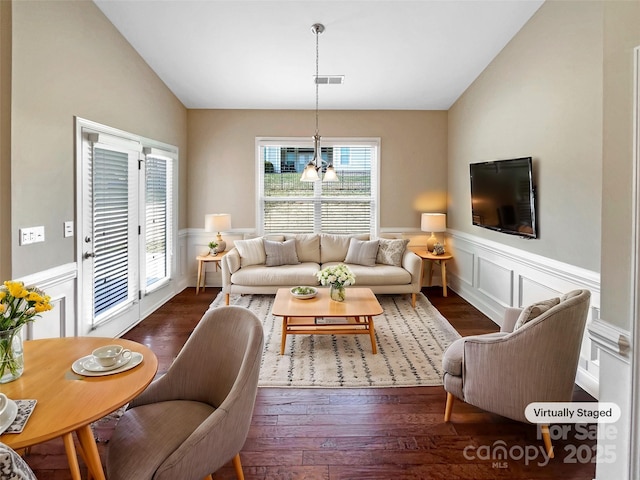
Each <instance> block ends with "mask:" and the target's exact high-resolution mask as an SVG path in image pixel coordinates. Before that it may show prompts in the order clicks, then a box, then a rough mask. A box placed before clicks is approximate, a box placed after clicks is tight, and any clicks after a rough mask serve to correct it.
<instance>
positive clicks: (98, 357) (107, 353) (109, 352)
mask: <svg viewBox="0 0 640 480" xmlns="http://www.w3.org/2000/svg"><path fill="white" fill-rule="evenodd" d="M91 354H92V355H93V358H94V359H95V361H96V362H98V363H99V364H100V365H102V366H103V367H113V366H114V365H115V364H116V363H118V362H119V361H120V360H121V359H128V358H131V350H129V349H128V348H124V347H123V346H122V345H105V346H104V347H100V348H96V349H95V350H94V351H93V352H91Z"/></svg>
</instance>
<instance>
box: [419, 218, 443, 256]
mask: <svg viewBox="0 0 640 480" xmlns="http://www.w3.org/2000/svg"><path fill="white" fill-rule="evenodd" d="M420 230H422V231H423V232H431V236H430V237H429V239H428V240H427V251H429V252H432V251H433V247H434V245H435V244H436V242H437V241H438V239H437V238H436V236H435V235H434V234H435V233H436V232H446V231H447V215H446V214H444V213H423V214H422V222H421V224H420Z"/></svg>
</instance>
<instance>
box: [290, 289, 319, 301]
mask: <svg viewBox="0 0 640 480" xmlns="http://www.w3.org/2000/svg"><path fill="white" fill-rule="evenodd" d="M296 288H310V289H311V290H313V292H311V293H304V294H300V293H296V292H295V289H296ZM290 292H291V295H293V296H294V297H296V298H299V299H300V300H306V299H308V298H313V297H315V296H316V295H317V294H318V289H317V288H316V287H305V286H302V287H293V288H292V289H291V290H290Z"/></svg>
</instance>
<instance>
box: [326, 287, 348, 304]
mask: <svg viewBox="0 0 640 480" xmlns="http://www.w3.org/2000/svg"><path fill="white" fill-rule="evenodd" d="M329 295H330V296H331V300H335V301H336V302H344V299H345V297H346V296H347V294H346V291H345V288H344V286H342V285H331V290H330V291H329Z"/></svg>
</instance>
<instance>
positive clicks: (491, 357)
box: [442, 290, 591, 458]
mask: <svg viewBox="0 0 640 480" xmlns="http://www.w3.org/2000/svg"><path fill="white" fill-rule="evenodd" d="M590 297H591V293H590V292H589V290H573V291H571V292H569V293H567V294H564V295H562V296H560V297H557V298H551V299H548V300H544V301H541V302H537V303H534V304H532V305H529V306H527V307H525V308H524V309H517V308H508V309H507V311H506V312H505V317H504V321H503V324H502V327H501V330H500V332H495V333H487V334H484V335H472V336H468V337H462V338H459V339H458V340H456V341H455V342H453V343H452V344H451V345H450V346H449V347H448V348H447V350H446V351H445V353H444V356H443V360H442V366H443V369H444V378H443V381H444V389H445V391H446V392H447V402H446V406H445V414H444V421H445V422H448V421H449V420H450V419H451V412H452V408H453V403H454V398H459V399H461V400H463V401H464V402H466V403H469V404H471V405H474V406H476V407H479V408H481V409H483V410H487V411H489V412H492V413H497V414H498V415H502V416H503V417H507V418H510V419H512V420H516V421H520V422H527V423H528V420H527V418H526V416H525V408H526V407H527V405H529V404H530V403H533V402H570V401H571V399H572V397H573V391H574V388H575V378H576V372H577V369H578V360H579V357H580V348H581V345H582V337H583V333H584V329H585V324H586V320H587V314H588V311H589V300H590ZM540 431H541V433H542V438H543V441H544V445H545V448H546V451H547V454H548V455H549V457H551V458H553V447H552V445H551V437H550V434H549V425H548V424H547V425H545V424H542V425H540Z"/></svg>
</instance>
